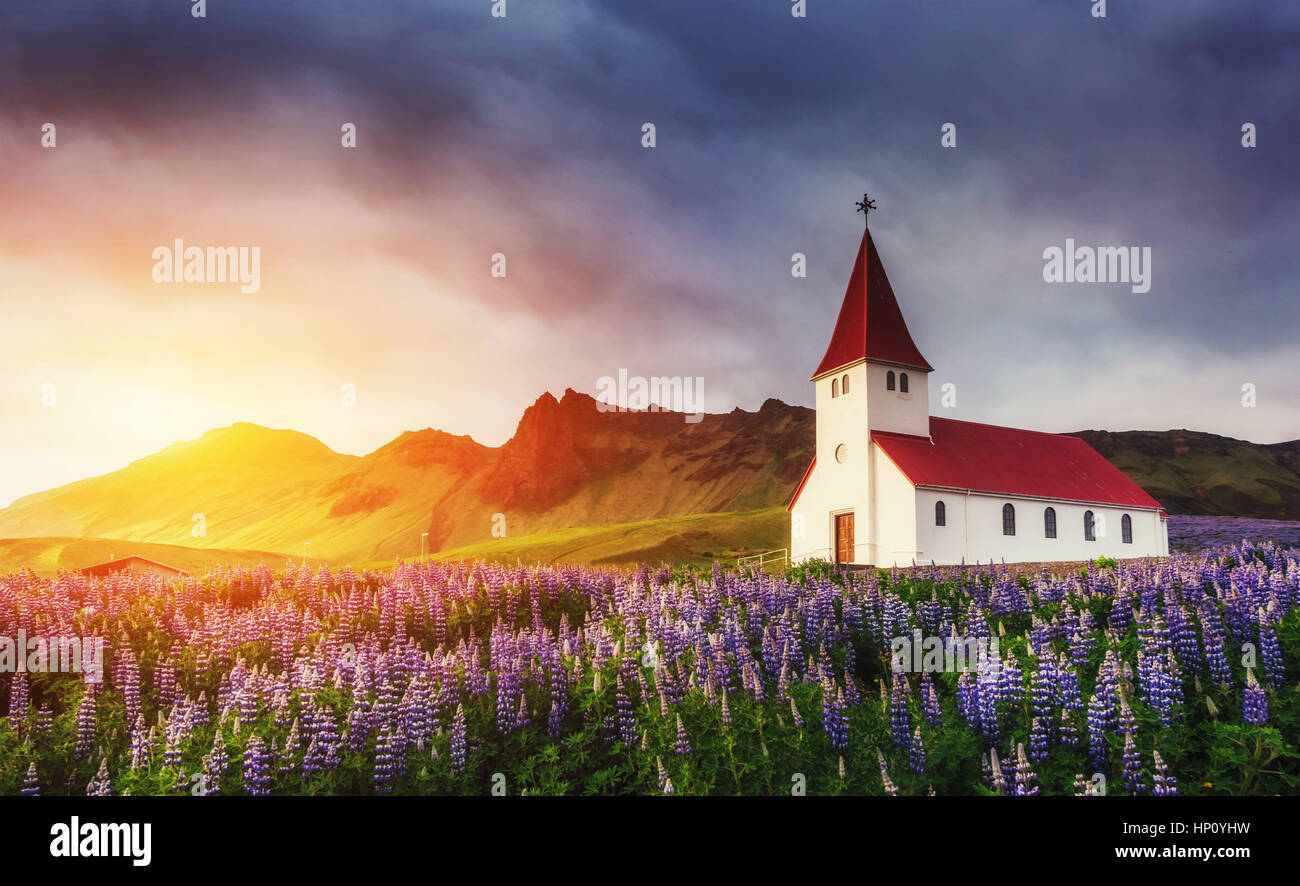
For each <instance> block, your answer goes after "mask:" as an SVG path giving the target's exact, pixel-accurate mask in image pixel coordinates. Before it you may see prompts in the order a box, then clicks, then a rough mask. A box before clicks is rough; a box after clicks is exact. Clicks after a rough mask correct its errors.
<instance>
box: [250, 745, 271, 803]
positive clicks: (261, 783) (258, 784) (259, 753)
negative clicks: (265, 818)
mask: <svg viewBox="0 0 1300 886" xmlns="http://www.w3.org/2000/svg"><path fill="white" fill-rule="evenodd" d="M270 773H271V758H270V755H269V754H268V753H267V751H266V744H265V743H264V742H263V741H262V739H261V737H259V736H257V735H254V736H253V737H252V738H250V739H249V740H248V744H247V745H245V746H244V793H246V794H250V795H252V796H254V797H265V796H266V795H268V794H270V793H271V774H270Z"/></svg>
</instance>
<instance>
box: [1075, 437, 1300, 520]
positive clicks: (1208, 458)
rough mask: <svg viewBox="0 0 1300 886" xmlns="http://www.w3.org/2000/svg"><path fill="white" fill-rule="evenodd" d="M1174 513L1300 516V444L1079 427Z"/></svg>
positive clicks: (1085, 438) (1291, 517)
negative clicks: (1269, 443) (1085, 429)
mask: <svg viewBox="0 0 1300 886" xmlns="http://www.w3.org/2000/svg"><path fill="white" fill-rule="evenodd" d="M1071 436H1075V437H1080V438H1082V439H1083V440H1086V441H1087V442H1088V444H1089V445H1091V446H1092V447H1093V448H1094V449H1096V450H1097V451H1098V452H1100V453H1101V454H1102V455H1103V456H1105V457H1106V458H1108V459H1109V460H1110V461H1111V462H1112V463H1113V464H1114V465H1115V466H1116V467H1118V468H1119V469H1120V470H1121V471H1123V472H1124V473H1126V474H1128V475H1129V477H1131V478H1132V479H1133V480H1134V482H1136V483H1137V484H1138V485H1139V486H1141V487H1142V488H1143V489H1145V490H1146V491H1147V492H1149V493H1150V494H1151V495H1152V496H1154V497H1155V499H1156V500H1157V501H1159V502H1160V503H1161V504H1162V505H1164V506H1165V510H1167V511H1169V513H1171V514H1204V515H1221V516H1238V517H1257V518H1264V519H1273V520H1300V441H1291V442H1289V443H1275V444H1272V445H1261V444H1258V443H1250V442H1248V441H1245V440H1234V439H1232V438H1231V437H1220V436H1217V435H1215V434H1205V433H1201V432H1199V431H1184V430H1177V431H1123V432H1118V433H1116V432H1111V431H1079V432H1077V433H1075V434H1072V435H1071Z"/></svg>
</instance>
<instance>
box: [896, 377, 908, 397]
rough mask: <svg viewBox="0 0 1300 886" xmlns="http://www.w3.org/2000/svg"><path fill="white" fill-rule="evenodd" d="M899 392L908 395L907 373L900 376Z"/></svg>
mask: <svg viewBox="0 0 1300 886" xmlns="http://www.w3.org/2000/svg"><path fill="white" fill-rule="evenodd" d="M898 392H899V393H900V394H906V393H907V373H906V372H900V373H899V374H898Z"/></svg>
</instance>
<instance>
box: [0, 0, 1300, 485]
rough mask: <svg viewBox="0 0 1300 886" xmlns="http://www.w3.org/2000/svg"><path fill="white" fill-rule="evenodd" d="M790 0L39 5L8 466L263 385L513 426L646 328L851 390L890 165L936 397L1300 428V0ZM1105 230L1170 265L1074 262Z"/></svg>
mask: <svg viewBox="0 0 1300 886" xmlns="http://www.w3.org/2000/svg"><path fill="white" fill-rule="evenodd" d="M792 5H793V4H792V3H791V2H787V0H765V2H762V3H756V2H752V0H749V2H741V0H712V2H708V3H700V2H698V0H656V2H654V3H627V2H614V0H610V2H596V0H567V2H563V3H550V2H536V0H506V6H505V11H506V14H505V16H504V17H495V16H494V15H493V14H492V11H493V7H494V4H493V3H492V2H491V0H472V2H466V0H457V2H430V0H419V2H414V0H412V2H407V0H386V2H383V3H376V2H373V0H370V2H331V0H301V2H282V0H208V2H207V4H206V10H205V12H206V16H205V17H202V18H196V17H194V15H193V14H192V10H191V3H189V2H186V0H166V2H162V0H158V2H155V0H120V2H115V3H113V4H104V3H101V2H93V0H59V2H48V3H41V4H22V5H17V4H5V6H4V7H3V8H0V82H3V83H4V84H5V92H4V101H3V102H2V103H0V157H2V158H3V162H4V167H5V172H4V175H3V176H0V205H2V206H3V211H2V212H0V505H3V504H5V503H7V502H9V501H10V500H12V499H14V498H16V497H18V496H21V495H25V494H28V493H31V492H35V491H38V490H41V489H46V488H50V487H52V486H56V485H60V484H62V483H66V482H70V481H74V480H77V479H81V478H84V477H87V476H92V475H95V474H100V473H104V472H107V471H111V470H115V469H117V468H120V467H123V466H124V465H126V464H127V463H128V462H129V461H131V460H133V459H137V458H140V457H142V456H145V455H147V454H149V453H151V452H154V451H156V450H158V449H160V448H162V447H164V446H166V445H168V444H170V443H172V442H173V441H176V440H183V439H193V438H195V437H198V436H199V435H201V434H202V433H203V432H205V431H206V430H208V429H210V428H213V427H219V426H224V425H229V424H231V423H234V422H236V421H250V422H255V423H258V424H262V425H267V426H269V427H277V428H293V429H296V430H300V431H304V432H306V433H309V434H313V435H315V436H316V437H318V438H320V439H321V440H322V441H324V442H325V443H326V444H327V445H329V446H330V447H332V448H334V449H336V450H338V451H342V452H351V453H356V454H364V453H366V452H369V451H372V450H374V449H376V448H378V447H379V446H381V445H383V444H384V443H385V442H387V441H388V440H390V439H392V438H393V437H395V436H397V435H398V434H399V433H401V432H402V431H404V430H408V429H418V428H424V427H435V428H441V429H443V430H447V431H449V432H451V433H454V434H469V435H471V436H473V437H474V438H475V439H476V440H479V441H480V442H482V443H485V444H488V445H498V444H500V443H502V442H504V441H505V440H507V439H508V438H509V437H510V435H511V433H512V432H513V430H514V427H515V424H516V422H517V421H518V418H519V416H520V414H521V413H522V411H523V410H524V409H525V408H526V407H527V406H528V405H529V404H531V403H532V402H533V401H534V400H536V399H537V397H538V396H539V395H540V394H542V393H543V392H544V391H547V390H549V391H551V392H553V393H555V394H556V395H559V394H560V393H562V392H563V391H564V390H565V389H566V388H574V389H575V390H578V391H583V392H587V393H593V394H594V393H595V392H596V391H597V388H598V383H599V379H600V378H601V377H603V376H616V375H617V374H618V372H619V370H620V369H625V370H627V372H628V373H629V374H631V375H643V376H683V377H698V378H702V379H703V390H704V405H705V409H706V410H707V411H710V412H726V411H730V410H731V409H733V408H737V407H739V408H742V409H748V410H754V409H757V408H758V407H759V406H761V404H762V403H763V401H764V400H766V399H767V398H769V397H776V398H779V399H781V400H784V401H786V402H788V403H797V404H802V405H812V395H813V387H812V385H811V384H810V383H809V380H808V379H809V375H810V373H811V372H812V370H813V369H814V367H816V365H817V363H818V361H819V360H820V358H821V356H822V353H823V352H824V350H825V347H826V344H827V342H828V340H829V337H830V333H831V329H832V327H833V325H834V321H835V316H836V313H837V311H838V308H839V304H840V301H841V300H842V298H843V295H844V287H845V285H846V283H847V280H848V275H849V272H850V270H851V268H852V264H853V259H854V255H855V249H856V247H857V243H858V240H859V238H860V236H861V229H862V220H861V216H860V215H857V214H856V213H855V211H854V202H855V201H857V200H859V199H861V195H862V194H863V192H870V193H871V195H872V196H873V197H874V198H875V199H876V201H877V210H876V211H875V212H873V213H872V216H871V229H872V233H873V236H874V239H875V241H876V244H877V247H878V248H879V251H880V253H881V256H882V259H883V261H884V265H885V267H886V269H887V271H888V273H889V276H890V279H891V282H892V284H893V288H894V291H895V293H896V294H897V296H898V299H899V302H900V304H901V306H902V310H903V312H904V315H905V317H906V319H907V322H908V325H909V327H910V329H911V333H912V337H913V338H914V340H915V341H916V343H917V345H918V346H919V347H920V349H921V351H922V353H923V354H924V355H925V356H926V358H927V359H928V360H929V362H930V363H931V364H932V365H933V366H934V367H935V371H934V373H933V375H932V376H931V383H930V391H931V397H932V403H931V411H932V413H933V414H939V415H945V416H947V417H952V418H960V419H967V420H972V421H984V422H990V423H995V424H1008V425H1013V426H1017V427H1026V428H1033V429H1038V430H1047V431H1073V430H1079V429H1083V428H1107V429H1111V430H1128V429H1156V430H1164V429H1169V428H1189V429H1194V430H1202V431H1209V432H1213V433H1218V434H1223V435H1227V436H1232V437H1237V438H1242V439H1248V440H1253V441H1256V442H1263V443H1271V442H1278V441H1282V440H1290V439H1295V438H1298V437H1300V382H1298V381H1297V366H1298V365H1300V360H1298V359H1297V358H1298V357H1300V344H1298V343H1300V310H1297V308H1298V307H1300V305H1298V302H1300V257H1298V256H1300V249H1298V248H1297V246H1298V245H1300V152H1297V150H1296V145H1297V144H1298V143H1300V75H1297V71H1300V6H1297V5H1296V4H1276V3H1271V2H1255V0H1222V2H1220V0H1213V2H1211V0H1177V2H1175V0H1146V2H1141V3H1134V2H1118V0H1111V2H1110V3H1108V4H1107V6H1108V9H1107V15H1106V17H1105V18H1096V17H1094V16H1093V15H1092V8H1093V3H1092V2H1090V0H1054V2H1046V0H993V2H987V3H957V2H947V0H945V2H939V0H872V2H869V3H867V2H860V0H859V2H838V0H808V2H807V4H806V11H807V14H806V17H802V18H799V17H795V16H792V15H791V8H792ZM498 8H499V7H498ZM47 123H52V124H54V126H55V144H54V146H53V147H47V146H44V145H43V144H42V139H43V137H44V136H43V127H44V126H45V124H47ZM346 123H351V124H354V126H355V129H356V146H355V147H345V146H344V145H343V143H342V141H343V138H342V135H341V132H342V127H343V125H344V124H346ZM646 123H653V124H654V127H655V143H654V146H653V147H646V146H644V144H643V127H644V125H645V124H646ZM948 123H951V124H953V125H954V126H955V134H956V144H955V146H954V147H945V146H944V144H943V143H942V140H941V136H942V131H941V130H942V127H944V125H945V124H948ZM1246 123H1251V124H1253V125H1254V128H1255V138H1256V146H1255V147H1249V148H1248V147H1244V146H1243V145H1242V138H1243V134H1242V127H1243V124H1246ZM1067 238H1071V239H1073V240H1074V241H1075V243H1076V244H1077V245H1088V246H1097V247H1100V246H1137V247H1149V248H1150V250H1151V256H1152V258H1151V287H1150V290H1149V291H1147V292H1140V293H1139V292H1134V291H1133V287H1132V286H1129V285H1125V284H1119V283H1092V284H1088V283H1072V284H1067V283H1049V282H1046V281H1045V280H1044V276H1043V270H1044V265H1045V261H1044V250H1046V249H1048V248H1050V247H1052V246H1056V247H1058V248H1063V247H1064V245H1065V241H1066V239H1067ZM176 239H182V240H183V241H184V243H185V244H187V245H197V246H200V247H207V246H247V247H252V246H256V247H258V249H259V255H260V287H259V288H258V289H257V291H256V292H244V291H241V287H240V286H239V285H238V284H231V283H183V282H182V283H163V282H155V279H154V276H155V275H154V266H155V264H156V262H155V259H154V250H155V249H156V248H158V247H160V246H168V247H170V246H171V245H172V244H173V243H174V241H175V240H176ZM795 253H802V254H803V255H804V256H806V266H807V273H806V276H804V277H795V276H793V275H792V273H791V270H792V256H793V255H794V254H795ZM497 254H500V255H503V256H504V257H505V276H504V277H502V276H494V275H493V269H494V258H493V256H494V255H497ZM496 268H497V269H498V270H499V269H500V264H499V263H498V264H497V265H496ZM946 383H951V384H952V385H954V386H955V391H956V403H955V405H953V406H944V405H941V404H940V402H939V400H938V398H939V395H940V391H941V390H942V386H943V385H944V384H946ZM1246 385H1250V386H1253V388H1252V389H1251V390H1253V402H1254V405H1253V406H1248V405H1244V404H1243V397H1244V395H1243V386H1246ZM345 386H350V387H347V388H345ZM349 394H350V395H351V397H350V398H349V396H348V395H349ZM1245 399H1246V400H1249V399H1250V398H1249V397H1246V398H1245Z"/></svg>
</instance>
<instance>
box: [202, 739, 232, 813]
mask: <svg viewBox="0 0 1300 886" xmlns="http://www.w3.org/2000/svg"><path fill="white" fill-rule="evenodd" d="M229 765H230V754H229V753H228V752H227V751H226V742H225V739H224V738H223V737H222V735H221V727H220V725H218V727H217V732H216V735H214V736H213V738H212V750H211V751H209V752H208V754H207V755H206V756H205V757H204V758H203V776H204V782H205V787H206V796H216V795H217V794H220V793H221V777H222V776H223V775H225V774H226V767H227V766H229Z"/></svg>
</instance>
